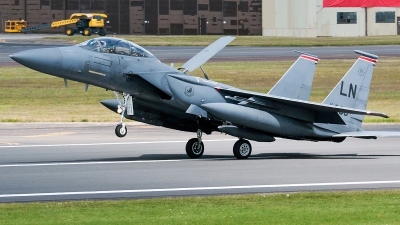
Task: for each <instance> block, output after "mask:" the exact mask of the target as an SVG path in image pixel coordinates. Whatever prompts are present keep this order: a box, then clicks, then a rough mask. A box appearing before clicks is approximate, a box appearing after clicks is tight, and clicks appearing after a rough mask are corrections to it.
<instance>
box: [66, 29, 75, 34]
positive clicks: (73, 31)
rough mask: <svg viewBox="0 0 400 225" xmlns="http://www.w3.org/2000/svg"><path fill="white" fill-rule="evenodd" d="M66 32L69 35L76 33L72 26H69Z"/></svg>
mask: <svg viewBox="0 0 400 225" xmlns="http://www.w3.org/2000/svg"><path fill="white" fill-rule="evenodd" d="M65 34H66V35H68V36H73V35H74V34H75V30H74V29H71V28H67V30H66V31H65Z"/></svg>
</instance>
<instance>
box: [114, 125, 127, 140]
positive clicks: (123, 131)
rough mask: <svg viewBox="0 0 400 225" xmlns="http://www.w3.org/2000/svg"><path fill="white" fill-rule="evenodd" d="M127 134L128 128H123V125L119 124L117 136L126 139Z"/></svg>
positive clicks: (116, 131) (116, 130)
mask: <svg viewBox="0 0 400 225" xmlns="http://www.w3.org/2000/svg"><path fill="white" fill-rule="evenodd" d="M127 133H128V128H126V126H122V124H118V126H117V127H116V128H115V134H116V135H117V136H118V137H120V138H122V137H125V136H126V134H127Z"/></svg>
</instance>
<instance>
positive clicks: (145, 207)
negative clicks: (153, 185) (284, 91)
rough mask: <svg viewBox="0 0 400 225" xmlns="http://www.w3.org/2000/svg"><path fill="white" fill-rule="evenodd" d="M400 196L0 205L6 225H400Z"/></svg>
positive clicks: (395, 193) (376, 193)
mask: <svg viewBox="0 0 400 225" xmlns="http://www.w3.org/2000/svg"><path fill="white" fill-rule="evenodd" d="M399 215H400V191H399V190H385V191H351V192H311V193H280V194H252V195H231V196H207V197H179V198H156V199H140V200H119V201H69V202H44V203H10V204H0V223H1V224H3V225H5V224H19V225H23V224H97V225H98V224H400V216H399Z"/></svg>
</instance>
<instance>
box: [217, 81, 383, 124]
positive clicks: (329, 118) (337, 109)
mask: <svg viewBox="0 0 400 225" xmlns="http://www.w3.org/2000/svg"><path fill="white" fill-rule="evenodd" d="M215 89H216V90H218V91H220V92H223V93H224V94H229V95H233V96H238V97H241V98H254V97H257V98H258V101H263V100H265V101H270V102H273V103H275V104H281V105H282V107H285V106H290V107H294V108H297V110H300V109H301V110H308V111H309V112H314V113H315V114H316V115H317V116H316V118H315V121H313V122H322V123H333V124H342V121H341V120H338V119H337V118H336V117H333V115H337V113H347V114H356V115H368V116H379V117H384V118H389V117H388V116H387V115H386V114H384V113H380V112H372V111H367V110H361V109H355V108H350V107H341V106H335V105H328V104H320V103H315V102H310V101H303V100H298V99H291V98H284V97H278V96H273V95H267V94H261V93H257V92H251V91H245V90H240V89H230V88H229V89H228V88H222V87H215ZM292 114H293V113H292ZM292 114H286V116H290V115H292Z"/></svg>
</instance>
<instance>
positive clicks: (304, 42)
mask: <svg viewBox="0 0 400 225" xmlns="http://www.w3.org/2000/svg"><path fill="white" fill-rule="evenodd" d="M109 36H110V35H109ZM94 37H98V36H95V35H93V36H90V37H85V36H80V35H76V36H72V37H69V36H60V37H45V38H46V39H58V40H67V41H71V42H73V43H80V42H83V41H86V40H88V39H91V38H94ZM117 37H119V38H124V39H126V40H129V41H132V42H135V43H137V44H139V45H142V46H207V45H209V44H210V43H212V42H213V41H215V40H217V39H218V38H219V37H222V36H218V35H206V36H184V35H178V36H173V35H168V36H151V35H146V36H143V35H117ZM398 44H400V38H399V36H397V35H393V36H367V37H315V38H295V37H265V36H237V37H236V39H235V40H234V41H233V42H232V43H231V44H230V46H354V45H398Z"/></svg>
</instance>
